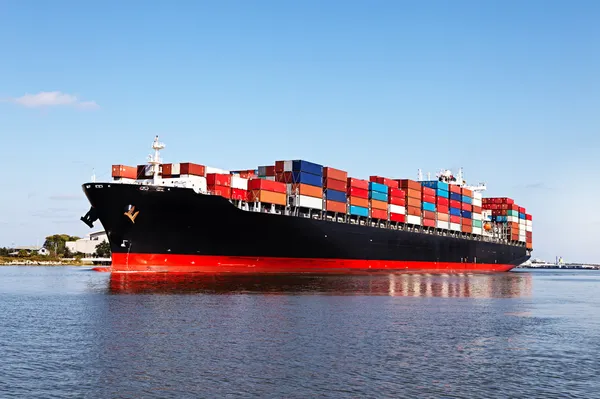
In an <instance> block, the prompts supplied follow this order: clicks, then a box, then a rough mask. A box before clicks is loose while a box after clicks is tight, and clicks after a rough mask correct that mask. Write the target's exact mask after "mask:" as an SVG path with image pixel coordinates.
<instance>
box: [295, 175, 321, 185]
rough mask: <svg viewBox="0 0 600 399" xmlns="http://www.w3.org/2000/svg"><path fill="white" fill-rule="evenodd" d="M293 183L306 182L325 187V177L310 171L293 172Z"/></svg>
mask: <svg viewBox="0 0 600 399" xmlns="http://www.w3.org/2000/svg"><path fill="white" fill-rule="evenodd" d="M292 176H293V177H292V182H293V183H304V184H309V185H311V186H317V187H323V178H322V177H321V176H318V175H315V174H312V173H308V172H292Z"/></svg>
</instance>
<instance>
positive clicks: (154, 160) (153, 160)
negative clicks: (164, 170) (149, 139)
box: [148, 135, 165, 184]
mask: <svg viewBox="0 0 600 399" xmlns="http://www.w3.org/2000/svg"><path fill="white" fill-rule="evenodd" d="M163 148H165V145H164V144H163V143H161V142H159V141H158V135H156V136H154V142H153V143H152V149H153V150H154V157H152V155H150V156H149V158H150V159H149V161H148V163H149V164H150V165H152V170H153V177H152V180H153V183H154V184H157V183H158V172H159V170H158V169H159V166H160V164H161V163H162V161H161V159H160V156H159V151H160V150H162V149H163Z"/></svg>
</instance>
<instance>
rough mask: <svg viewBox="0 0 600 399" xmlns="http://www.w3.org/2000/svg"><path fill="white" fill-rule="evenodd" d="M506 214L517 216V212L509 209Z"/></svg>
mask: <svg viewBox="0 0 600 399" xmlns="http://www.w3.org/2000/svg"><path fill="white" fill-rule="evenodd" d="M506 215H507V216H514V217H516V218H518V217H519V212H517V211H512V210H509V211H507V212H506Z"/></svg>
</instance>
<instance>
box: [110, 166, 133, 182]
mask: <svg viewBox="0 0 600 399" xmlns="http://www.w3.org/2000/svg"><path fill="white" fill-rule="evenodd" d="M112 177H122V178H125V179H136V178H137V167H135V166H127V165H113V167H112Z"/></svg>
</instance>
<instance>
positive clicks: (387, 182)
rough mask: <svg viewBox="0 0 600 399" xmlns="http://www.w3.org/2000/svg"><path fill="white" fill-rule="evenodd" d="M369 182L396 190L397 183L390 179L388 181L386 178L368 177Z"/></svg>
mask: <svg viewBox="0 0 600 399" xmlns="http://www.w3.org/2000/svg"><path fill="white" fill-rule="evenodd" d="M369 181H372V182H375V183H379V184H385V185H386V186H388V187H392V188H398V182H397V181H395V180H392V179H388V178H387V177H382V176H369Z"/></svg>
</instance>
